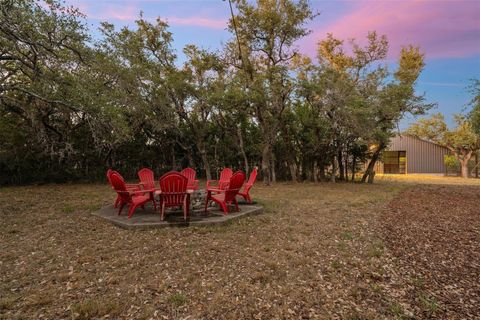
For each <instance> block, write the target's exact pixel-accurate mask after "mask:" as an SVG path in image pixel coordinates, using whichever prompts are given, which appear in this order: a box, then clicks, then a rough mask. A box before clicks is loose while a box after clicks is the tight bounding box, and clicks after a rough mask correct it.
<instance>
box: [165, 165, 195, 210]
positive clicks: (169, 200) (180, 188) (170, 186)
mask: <svg viewBox="0 0 480 320" xmlns="http://www.w3.org/2000/svg"><path fill="white" fill-rule="evenodd" d="M187 186H188V179H187V178H186V177H185V176H183V175H182V174H180V173H179V172H168V173H166V174H164V175H163V176H162V177H161V178H160V190H161V193H160V214H161V219H162V220H163V219H164V218H165V208H166V207H177V206H182V207H183V216H184V219H185V220H186V219H187V215H188V207H189V205H190V203H189V200H190V199H189V196H188V193H187Z"/></svg>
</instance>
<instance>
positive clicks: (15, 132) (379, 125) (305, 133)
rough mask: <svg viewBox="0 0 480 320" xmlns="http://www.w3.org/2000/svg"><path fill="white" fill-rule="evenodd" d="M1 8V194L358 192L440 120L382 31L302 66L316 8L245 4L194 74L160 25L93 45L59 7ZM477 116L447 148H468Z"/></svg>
mask: <svg viewBox="0 0 480 320" xmlns="http://www.w3.org/2000/svg"><path fill="white" fill-rule="evenodd" d="M0 1H1V2H0V48H1V49H0V76H1V79H2V81H1V82H0V116H1V118H0V177H1V178H0V184H6V183H17V184H18V183H35V182H52V181H53V182H64V181H71V180H78V179H91V180H94V179H104V173H105V170H106V169H107V168H108V167H113V168H115V169H117V170H119V171H121V172H122V174H124V175H125V176H126V177H135V175H136V171H137V170H138V169H140V168H141V167H144V166H148V167H151V168H152V169H154V170H155V171H156V172H157V173H159V174H161V173H164V172H167V171H169V170H172V169H180V168H181V167H186V166H191V167H194V168H196V169H197V171H198V172H199V175H200V176H202V175H203V176H207V177H208V178H210V176H214V175H215V173H216V172H218V171H219V170H221V168H223V167H225V166H231V167H235V168H237V169H243V170H245V169H247V170H248V168H252V167H253V166H258V165H259V164H260V163H261V166H262V169H263V170H262V174H263V177H264V178H265V181H266V182H269V181H270V180H271V179H273V178H274V174H275V176H276V177H278V178H280V179H287V178H289V179H292V180H305V179H310V180H314V181H317V180H318V179H320V180H321V179H325V178H326V177H325V176H326V174H327V168H328V167H329V166H330V165H331V164H333V168H334V170H332V171H331V172H330V177H331V178H333V179H335V176H336V175H337V173H338V174H339V177H340V178H343V179H346V178H347V176H348V171H349V170H350V172H352V176H353V173H354V172H356V170H357V169H358V168H359V167H360V164H361V162H363V161H366V160H367V159H369V158H370V157H375V153H379V152H381V147H379V149H378V150H376V151H375V152H373V153H372V152H371V151H370V149H369V148H368V146H369V145H371V144H375V145H378V146H383V147H384V146H385V145H386V143H387V142H388V139H389V138H390V137H391V136H392V135H393V133H394V131H395V128H396V125H397V123H398V121H399V120H400V119H401V117H402V116H403V115H404V114H405V113H412V114H421V113H422V112H424V111H425V110H426V109H428V108H429V107H430V105H427V104H425V103H424V101H423V97H422V96H416V95H415V93H414V91H415V90H414V86H415V82H416V79H417V78H418V76H419V74H420V72H421V71H422V69H423V67H424V57H423V54H421V52H420V50H419V49H418V48H415V47H406V48H404V49H403V50H402V52H401V55H400V60H399V66H398V68H397V70H396V71H395V72H390V71H389V70H388V69H387V67H386V64H385V63H384V59H385V57H386V55H387V52H388V41H387V39H386V37H385V36H380V35H377V33H375V32H372V33H370V34H369V35H368V37H367V44H366V45H365V46H360V45H359V44H357V42H356V41H354V40H352V41H350V42H348V43H345V42H344V41H343V40H341V39H336V38H334V36H333V35H329V36H328V37H327V38H326V39H324V40H323V41H321V42H320V43H319V46H318V61H317V62H312V61H311V59H310V58H308V57H305V56H302V55H301V54H300V53H299V52H298V49H297V47H296V46H295V43H296V42H297V41H298V40H300V39H302V38H303V37H305V36H306V35H308V34H309V33H310V30H308V29H307V28H306V23H308V22H309V21H310V20H312V19H314V18H315V17H316V16H317V14H316V13H314V12H312V10H311V8H310V7H309V5H308V2H307V1H306V0H299V1H294V0H257V1H253V2H252V1H247V0H233V1H232V3H233V6H234V10H233V12H234V13H233V15H232V18H231V19H230V21H229V30H230V31H231V32H232V36H233V35H234V37H232V38H233V39H232V41H230V42H228V43H227V44H226V45H225V48H224V49H223V51H221V52H211V51H208V50H205V49H203V48H199V47H196V46H194V45H187V46H185V48H184V50H183V52H184V54H185V57H186V59H185V61H184V62H182V63H180V62H179V61H178V60H177V56H176V53H175V51H174V50H173V48H172V47H173V46H172V43H173V34H172V33H171V32H170V31H169V26H168V24H167V23H166V22H164V21H162V20H161V19H156V20H155V21H149V20H148V21H147V20H146V19H144V18H143V17H142V14H141V13H140V14H139V17H138V19H137V21H136V22H135V25H134V26H133V27H122V28H120V29H118V28H115V26H114V25H113V24H111V23H109V22H103V23H102V24H101V28H100V36H99V37H98V38H96V39H92V38H91V37H90V36H89V34H90V30H88V28H87V26H86V23H85V19H84V16H83V15H82V13H80V12H79V11H78V10H77V9H75V8H72V7H67V6H65V5H63V3H62V2H60V1H57V0H51V1H50V0H49V1H46V2H40V1H36V0H25V1H18V0H0ZM347 44H349V45H350V46H351V50H350V49H347V47H346V45H347ZM477 105H478V103H477ZM477 109H478V108H477ZM477 109H475V108H474V111H472V116H471V119H472V120H471V121H470V122H468V123H471V124H468V125H465V126H466V127H465V128H463V129H462V132H463V133H462V134H460V133H457V134H455V135H453V136H449V135H448V134H447V135H445V136H444V138H445V139H447V138H448V139H449V141H454V143H456V144H458V143H459V142H458V141H456V139H457V138H458V139H460V138H459V137H461V139H468V137H467V136H468V134H467V131H468V130H470V129H469V128H470V127H468V126H471V129H472V130H477V129H478V126H477V125H476V123H478V121H477V120H474V119H477V118H475V117H476V114H477V113H476V111H475V110H477ZM475 121H477V122H475ZM452 143H453V142H452ZM337 168H338V170H337ZM347 168H349V170H347ZM66 210H67V209H66ZM67 211H68V210H67Z"/></svg>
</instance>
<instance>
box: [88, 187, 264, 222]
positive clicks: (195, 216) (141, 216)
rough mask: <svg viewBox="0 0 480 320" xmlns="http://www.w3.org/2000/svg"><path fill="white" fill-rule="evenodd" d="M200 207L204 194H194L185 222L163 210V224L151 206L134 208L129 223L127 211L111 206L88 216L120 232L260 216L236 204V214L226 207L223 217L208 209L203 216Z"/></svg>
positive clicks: (253, 209) (179, 214)
mask: <svg viewBox="0 0 480 320" xmlns="http://www.w3.org/2000/svg"><path fill="white" fill-rule="evenodd" d="M204 206H205V191H204V190H197V191H195V192H194V193H193V194H192V200H191V208H190V213H189V217H188V219H187V221H185V220H184V218H183V210H182V209H167V211H166V215H165V220H164V221H161V220H160V213H159V211H155V210H154V208H153V206H152V205H151V203H148V204H146V205H145V210H142V209H141V208H138V209H137V210H136V211H135V213H134V215H133V216H132V217H131V218H130V219H128V216H127V210H125V209H124V210H123V211H122V214H121V215H118V209H116V208H114V207H113V205H108V206H106V207H103V208H102V209H100V210H99V211H96V212H93V213H92V214H93V215H94V216H97V217H100V218H103V219H105V220H107V221H109V222H111V223H113V224H114V225H116V226H119V227H121V228H124V229H151V228H165V227H188V226H190V227H202V226H214V225H223V224H227V223H229V222H231V221H233V220H237V219H240V218H243V217H247V216H251V215H256V214H260V213H262V211H263V207H262V206H260V205H258V204H247V203H245V202H239V208H240V211H238V212H237V211H235V208H234V207H230V208H229V209H230V210H229V213H228V214H226V215H225V214H224V213H223V211H221V210H220V209H219V208H218V207H217V206H210V207H208V210H207V213H206V214H205V212H204Z"/></svg>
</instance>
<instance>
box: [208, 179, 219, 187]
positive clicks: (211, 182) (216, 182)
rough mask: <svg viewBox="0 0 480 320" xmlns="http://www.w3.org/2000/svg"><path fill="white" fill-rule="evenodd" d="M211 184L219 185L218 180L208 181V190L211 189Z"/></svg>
mask: <svg viewBox="0 0 480 320" xmlns="http://www.w3.org/2000/svg"><path fill="white" fill-rule="evenodd" d="M211 184H218V180H207V188H208V187H210V185H211Z"/></svg>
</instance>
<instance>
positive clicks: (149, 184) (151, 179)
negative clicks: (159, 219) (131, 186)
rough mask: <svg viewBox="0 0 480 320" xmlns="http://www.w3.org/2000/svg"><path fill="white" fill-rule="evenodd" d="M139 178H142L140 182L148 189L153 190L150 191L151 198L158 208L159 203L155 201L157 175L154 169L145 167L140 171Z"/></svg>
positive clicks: (154, 205)
mask: <svg viewBox="0 0 480 320" xmlns="http://www.w3.org/2000/svg"><path fill="white" fill-rule="evenodd" d="M137 174H138V178H139V179H140V184H141V185H142V186H143V188H144V189H146V190H153V191H152V192H150V200H152V201H153V207H154V209H155V210H157V205H156V203H155V197H154V191H155V175H154V173H153V171H152V170H151V169H149V168H143V169H141V170H140V171H138V173H137Z"/></svg>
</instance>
